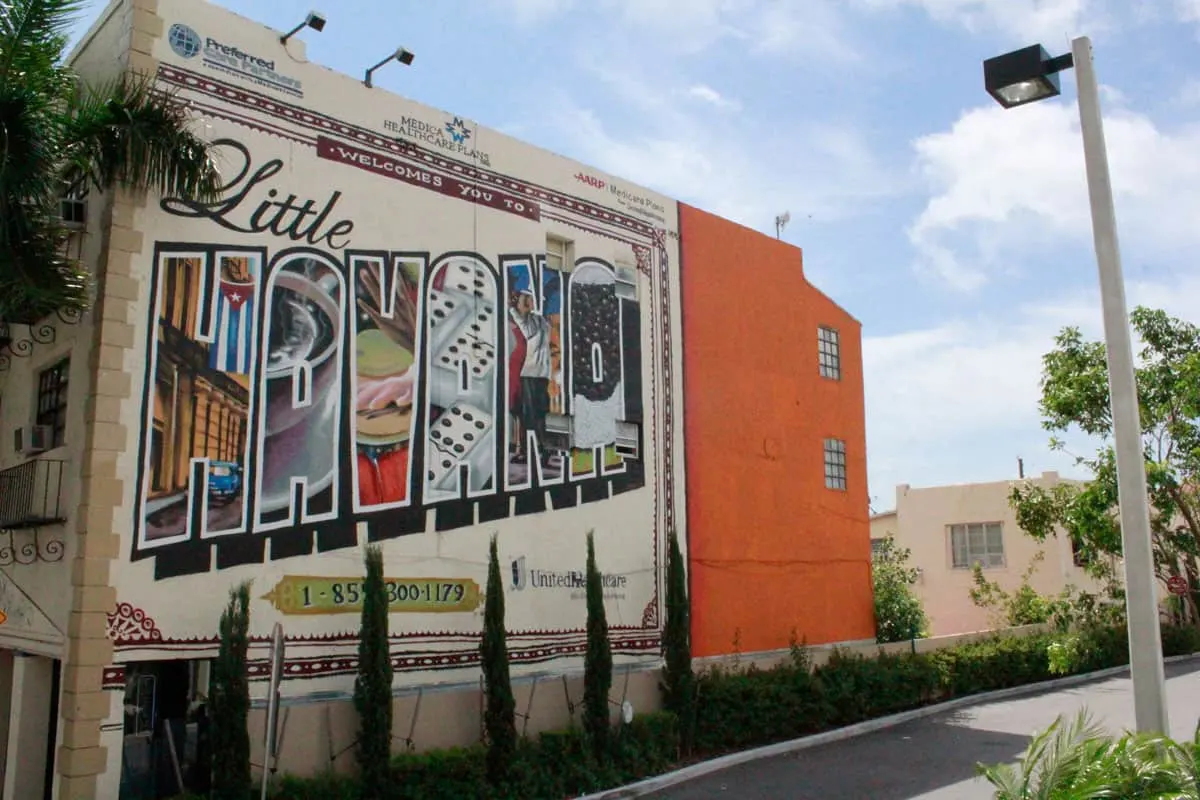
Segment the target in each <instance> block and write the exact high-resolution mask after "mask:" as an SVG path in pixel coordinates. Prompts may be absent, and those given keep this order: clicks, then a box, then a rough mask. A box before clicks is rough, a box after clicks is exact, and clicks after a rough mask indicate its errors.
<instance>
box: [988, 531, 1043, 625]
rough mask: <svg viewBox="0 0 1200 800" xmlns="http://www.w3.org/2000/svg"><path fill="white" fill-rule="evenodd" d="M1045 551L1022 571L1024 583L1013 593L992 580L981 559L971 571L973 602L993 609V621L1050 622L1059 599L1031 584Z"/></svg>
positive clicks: (1008, 623) (1003, 623) (1035, 623)
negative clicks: (984, 570) (985, 572)
mask: <svg viewBox="0 0 1200 800" xmlns="http://www.w3.org/2000/svg"><path fill="white" fill-rule="evenodd" d="M1045 559H1046V553H1045V551H1043V550H1039V551H1038V552H1037V553H1036V554H1035V555H1034V557H1033V558H1032V559H1030V561H1029V566H1028V567H1026V568H1025V572H1023V573H1022V574H1021V585H1020V586H1018V587H1017V588H1016V589H1015V590H1013V591H1012V592H1008V591H1005V590H1004V588H1003V587H1001V586H1000V584H999V583H996V582H995V581H989V580H988V579H987V577H986V576H985V575H984V573H983V565H981V564H980V563H979V562H976V563H975V566H974V567H973V568H972V570H971V578H972V584H973V585H972V586H971V588H970V590H968V594H969V595H970V597H971V602H972V603H974V604H975V605H976V606H978V607H979V608H986V609H988V610H989V611H990V612H991V616H992V624H993V625H995V626H996V627H1001V626H1004V625H1038V624H1041V623H1043V622H1049V621H1050V620H1051V618H1052V617H1053V616H1054V615H1055V612H1056V611H1057V609H1058V602H1059V599H1058V598H1053V597H1045V596H1043V595H1041V594H1039V593H1038V591H1037V590H1036V589H1034V588H1033V586H1032V585H1031V584H1030V583H1029V580H1030V579H1031V578H1032V577H1033V573H1035V572H1037V568H1038V566H1039V565H1040V564H1041V563H1042V562H1043V561H1045Z"/></svg>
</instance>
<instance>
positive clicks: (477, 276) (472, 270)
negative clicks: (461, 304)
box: [444, 259, 496, 304]
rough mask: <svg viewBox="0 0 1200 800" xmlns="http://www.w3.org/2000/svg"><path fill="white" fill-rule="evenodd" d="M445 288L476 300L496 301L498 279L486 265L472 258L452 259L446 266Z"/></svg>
mask: <svg viewBox="0 0 1200 800" xmlns="http://www.w3.org/2000/svg"><path fill="white" fill-rule="evenodd" d="M445 276H446V278H445V284H444V286H445V288H446V289H447V290H448V291H455V292H461V293H463V294H465V295H467V296H469V297H473V298H475V299H476V300H483V301H488V302H490V303H493V304H494V303H495V302H496V280H495V278H494V277H493V276H492V274H491V272H490V271H489V270H488V269H487V268H486V267H484V266H481V265H480V264H478V263H475V262H473V261H470V260H466V259H464V260H455V261H451V262H450V263H449V264H448V265H447V266H446V272H445Z"/></svg>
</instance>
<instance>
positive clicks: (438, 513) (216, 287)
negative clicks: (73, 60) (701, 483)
mask: <svg viewBox="0 0 1200 800" xmlns="http://www.w3.org/2000/svg"><path fill="white" fill-rule="evenodd" d="M159 8H160V11H159V13H160V15H162V16H163V17H164V19H165V20H166V22H167V27H168V30H169V29H170V28H171V27H172V26H176V25H182V26H186V27H187V28H188V29H190V30H191V31H193V32H194V33H195V34H196V39H197V40H198V41H200V42H202V43H206V42H208V41H209V40H210V39H212V40H214V41H217V42H219V43H220V44H221V46H223V47H225V46H228V47H237V48H239V50H240V51H241V52H243V53H252V54H254V55H255V56H256V57H260V58H264V59H267V60H271V59H276V60H277V62H278V63H279V64H280V65H283V64H286V66H287V72H288V75H287V77H289V78H291V79H294V80H295V81H297V82H299V83H300V84H302V85H303V97H302V98H300V97H294V96H290V95H289V96H284V95H283V94H281V93H280V92H278V91H275V90H274V89H272V88H271V87H269V86H262V85H260V84H259V83H258V82H257V79H252V78H251V77H245V76H243V75H241V73H238V72H237V71H236V70H235V71H233V72H230V71H229V70H226V69H216V68H215V67H212V66H211V65H209V64H208V63H207V62H204V61H202V56H201V55H200V54H192V55H189V53H190V52H191V51H190V50H185V51H184V52H180V51H178V50H175V49H172V47H171V45H170V41H167V40H163V41H160V42H158V43H156V44H155V54H156V56H157V57H158V58H159V59H160V67H159V72H158V76H157V77H158V80H159V81H160V82H161V83H162V84H164V86H167V87H170V88H171V89H172V90H174V91H178V92H179V93H180V95H181V97H183V98H184V99H185V100H186V101H187V102H188V103H189V104H190V107H191V108H192V109H193V110H194V112H195V113H196V114H197V116H198V117H199V118H201V120H202V121H203V125H204V130H205V135H206V136H210V137H211V139H212V141H213V142H214V145H215V146H216V148H217V150H218V152H217V158H218V161H219V163H220V164H221V167H222V175H223V176H224V180H225V181H226V186H225V187H224V191H223V193H222V195H221V197H220V199H219V200H216V201H214V202H187V201H182V200H180V199H179V198H173V197H167V198H163V199H162V200H161V201H160V202H158V203H156V204H155V205H154V206H152V207H150V208H147V209H146V210H145V211H143V212H142V213H141V214H140V216H139V224H140V225H141V228H142V230H143V232H144V234H145V241H146V242H147V248H146V250H145V251H143V254H142V255H141V259H142V261H141V273H142V274H141V275H140V276H139V278H140V280H139V282H140V284H141V285H142V287H144V288H143V291H144V292H145V294H144V295H143V296H142V298H143V299H142V301H141V302H142V303H143V305H140V306H139V308H140V309H141V311H140V313H144V314H145V321H146V327H147V328H148V330H150V331H151V333H152V335H151V336H150V337H148V340H147V341H146V343H145V346H146V350H145V356H146V359H147V362H146V363H147V372H146V374H145V382H144V384H143V383H139V384H138V392H139V393H140V397H139V400H140V401H141V403H142V405H141V409H142V414H143V417H142V425H141V439H140V442H139V450H138V452H137V453H136V455H134V456H131V458H136V460H137V462H138V464H139V465H140V468H141V474H140V475H139V476H138V479H137V482H136V487H137V490H136V495H135V494H134V493H133V492H131V493H130V497H129V498H128V499H127V501H126V502H127V506H126V508H127V510H128V517H123V518H122V519H128V520H129V523H128V524H129V527H130V528H132V530H131V531H129V532H127V530H126V529H124V528H123V529H122V530H121V533H122V536H123V540H124V541H127V542H128V545H129V548H130V549H129V551H128V553H129V556H128V559H129V560H128V561H127V562H125V563H122V564H121V565H120V567H121V568H120V570H119V571H118V573H119V574H118V578H117V581H118V583H119V585H118V586H117V587H116V588H117V591H118V596H119V598H120V601H121V603H122V606H121V607H122V608H125V607H126V606H128V608H130V609H132V610H131V611H130V612H129V615H128V618H129V619H131V620H133V622H134V623H136V624H137V625H140V627H139V628H137V630H131V631H130V632H127V633H120V632H119V630H124V628H120V627H119V626H120V625H121V624H123V623H121V620H122V619H125V617H121V619H118V620H116V623H117V625H118V627H117V628H114V631H118V632H116V633H114V637H113V638H114V644H115V646H116V648H117V650H118V653H119V656H118V658H117V660H118V661H119V662H122V661H124V660H132V661H136V660H139V659H162V658H178V657H181V654H195V657H197V658H199V657H203V656H201V655H200V654H202V653H203V654H211V652H212V650H213V648H214V647H215V638H214V636H215V629H214V625H215V620H216V619H217V618H218V616H219V613H220V604H221V603H222V601H223V599H224V592H225V590H226V589H227V588H228V587H229V586H231V585H233V584H234V583H235V582H240V581H242V580H246V579H252V580H253V582H254V585H253V589H252V592H253V594H252V597H253V603H254V604H255V610H254V612H253V620H254V623H253V624H254V626H255V630H254V631H253V645H252V647H253V648H254V651H253V660H252V664H251V667H250V675H251V678H252V679H253V680H260V679H264V678H265V677H266V675H267V671H266V668H267V666H268V661H267V660H266V652H265V650H263V649H262V648H263V643H264V642H265V641H266V640H265V639H264V638H263V637H265V636H266V635H267V633H268V632H269V631H270V626H272V625H273V624H274V623H275V622H279V623H281V624H283V625H284V627H285V629H286V636H287V637H288V653H287V661H288V667H287V676H288V678H289V680H292V679H297V680H299V682H300V683H302V684H304V687H305V688H304V691H314V692H316V691H321V692H324V691H326V690H328V691H341V690H343V689H344V688H345V684H344V681H340V680H336V678H337V677H338V676H345V675H349V674H352V673H353V670H354V667H355V663H356V662H355V658H356V656H355V652H356V647H357V624H356V623H355V614H356V613H357V612H358V611H360V610H361V594H362V587H361V561H360V553H359V552H358V551H359V548H361V546H362V545H363V544H365V543H367V542H385V543H386V544H385V547H384V556H385V570H386V572H385V574H386V575H387V576H389V577H388V578H387V582H388V592H389V607H390V610H391V611H392V612H393V613H395V614H399V615H402V616H400V617H395V618H393V619H394V623H393V637H394V645H395V646H394V648H393V666H394V668H395V669H397V670H398V671H403V670H407V671H410V672H414V673H425V672H429V671H436V670H445V671H448V672H454V671H458V672H461V673H462V674H461V675H460V676H456V677H462V678H463V679H471V678H473V672H474V670H475V668H476V666H477V663H478V658H479V650H478V630H479V616H478V615H479V613H480V604H481V595H482V585H483V583H484V581H485V565H484V563H483V555H484V554H485V553H486V550H487V547H486V542H487V538H488V537H489V536H490V535H491V534H492V533H498V534H499V536H500V540H501V553H500V555H501V558H502V559H503V565H504V568H505V570H506V571H508V570H509V569H511V570H512V576H513V577H512V579H511V581H508V583H509V584H510V585H509V586H507V587H506V593H507V594H508V598H509V601H510V604H509V613H510V623H511V629H512V639H511V644H510V657H511V658H512V660H513V662H514V664H526V665H532V664H535V663H543V662H553V661H555V660H558V659H562V658H565V657H575V656H579V655H581V654H582V652H583V650H584V648H585V646H586V632H585V630H584V619H585V612H584V605H585V604H584V602H583V599H582V589H581V580H582V578H581V574H582V573H581V568H582V566H583V559H584V553H585V551H584V548H583V534H584V532H586V531H587V530H590V529H595V530H596V532H597V538H598V540H599V541H600V542H601V543H602V544H601V545H600V549H601V552H602V559H603V562H604V563H603V564H602V567H603V569H604V570H605V576H606V577H605V581H606V583H605V585H606V604H607V606H608V611H609V622H610V633H611V638H612V641H613V646H614V652H615V653H620V654H623V655H624V656H627V657H640V656H644V655H646V654H649V653H653V652H656V651H657V648H658V646H659V632H660V623H661V619H660V612H661V605H662V597H661V592H660V589H661V586H660V584H661V575H662V570H661V567H662V564H661V553H662V542H663V540H664V538H665V532H666V531H667V530H668V529H670V528H672V527H674V526H675V524H676V517H675V513H676V503H675V495H674V492H675V482H676V481H677V480H678V477H679V468H678V461H677V460H676V459H675V453H676V452H678V451H677V448H678V447H679V446H681V443H682V431H681V430H680V429H679V426H678V425H677V424H676V417H675V416H674V415H676V414H677V413H678V410H677V406H678V404H677V402H676V401H677V400H678V398H677V397H676V394H677V393H676V392H673V386H672V370H673V369H674V363H675V360H676V359H677V358H678V357H679V353H678V347H677V346H676V344H677V342H676V343H674V344H673V335H674V331H675V329H676V328H677V327H678V286H677V267H676V265H675V263H674V261H675V254H676V253H677V252H678V245H677V243H676V241H675V239H676V238H677V234H676V233H675V231H674V224H675V223H674V208H673V206H672V207H671V208H670V210H671V213H670V214H669V215H667V216H665V217H664V219H669V220H670V222H669V223H665V225H666V227H662V228H660V227H656V225H655V224H653V223H651V222H649V221H647V219H645V218H643V217H641V216H639V215H632V214H628V213H625V212H624V211H622V210H621V207H620V205H619V204H618V203H617V202H616V200H614V196H613V195H612V194H611V193H610V192H609V191H607V190H605V191H600V190H598V189H595V188H593V187H591V186H588V185H586V184H581V183H580V182H578V181H576V180H575V179H574V175H575V174H576V173H577V172H579V170H580V167H579V165H573V164H570V163H566V162H564V160H563V159H560V158H558V157H551V156H548V155H547V154H545V153H543V152H541V151H539V150H537V149H535V148H532V147H529V146H527V145H524V144H522V143H520V142H517V141H515V140H512V139H509V138H508V137H505V136H502V135H500V134H496V133H492V132H488V131H486V130H483V129H481V128H477V127H475V126H474V125H473V123H471V122H470V121H468V120H464V119H461V118H454V117H451V116H449V115H445V114H442V112H439V111H436V110H433V109H428V108H424V107H421V106H419V105H417V104H415V103H411V102H409V101H407V100H404V99H402V98H397V97H394V96H391V95H388V94H387V93H385V92H383V91H381V90H374V91H372V90H369V89H368V88H367V87H364V86H362V83H361V81H358V80H356V79H354V78H349V77H346V76H339V75H337V74H336V73H333V72H331V71H329V70H326V69H324V68H320V67H317V66H316V65H310V64H305V63H301V62H296V61H292V60H286V61H285V60H283V59H282V58H279V57H280V56H281V51H280V50H279V47H280V45H279V40H278V34H277V32H274V31H271V30H269V29H267V28H260V27H259V26H254V25H249V24H245V21H244V20H238V21H237V22H236V24H235V23H234V22H232V20H235V18H234V17H231V16H229V15H227V14H225V13H224V12H221V11H220V10H219V9H217V8H216V7H212V6H207V5H204V4H201V5H200V6H197V5H195V4H190V3H184V2H181V0H162V2H161V3H160V6H159ZM223 37H224V38H223ZM204 46H205V47H207V44H205V45H204ZM389 121H390V122H389ZM449 129H453V132H454V133H453V134H447V135H448V136H449V135H457V136H460V137H462V140H467V141H469V143H470V148H468V149H461V148H460V149H455V150H448V149H447V148H445V147H443V146H441V144H439V141H440V140H438V141H434V139H437V137H432V134H429V136H424V135H422V136H415V135H413V133H414V132H420V131H424V132H426V133H428V132H436V131H442V130H449ZM431 137H432V138H431ZM481 154H483V155H485V156H486V158H484V157H482V156H481ZM656 202H657V201H656ZM663 202H664V203H665V202H667V201H665V200H663ZM138 327H139V328H140V327H142V326H138ZM139 346H140V345H139ZM646 410H649V411H648V413H647V411H646ZM180 596H187V597H195V598H196V602H194V603H190V602H189V603H178V602H177V598H178V597H180ZM118 616H120V615H118ZM139 619H140V620H141V622H138V620H139ZM189 657H190V656H189ZM326 679H328V682H326V683H318V684H309V683H308V681H310V680H321V681H324V680H326ZM420 680H423V679H421V678H419V677H415V676H412V675H410V676H407V677H406V678H405V681H406V682H410V683H418V682H419V681H420Z"/></svg>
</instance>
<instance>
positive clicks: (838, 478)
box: [825, 439, 846, 492]
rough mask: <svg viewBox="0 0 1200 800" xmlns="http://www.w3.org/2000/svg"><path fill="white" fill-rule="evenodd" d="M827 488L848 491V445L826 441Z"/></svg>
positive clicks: (831, 440)
mask: <svg viewBox="0 0 1200 800" xmlns="http://www.w3.org/2000/svg"><path fill="white" fill-rule="evenodd" d="M825 488H826V489H837V490H838V491H842V492H844V491H846V443H845V442H843V441H842V440H841V439H826V440H825Z"/></svg>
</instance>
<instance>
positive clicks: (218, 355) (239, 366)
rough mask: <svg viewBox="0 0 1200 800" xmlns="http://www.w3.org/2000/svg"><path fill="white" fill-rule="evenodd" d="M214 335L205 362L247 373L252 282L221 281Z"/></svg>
mask: <svg viewBox="0 0 1200 800" xmlns="http://www.w3.org/2000/svg"><path fill="white" fill-rule="evenodd" d="M215 330H216V336H215V337H214V339H213V343H212V347H211V348H210V349H209V351H208V365H209V366H210V367H212V368H213V369H216V370H220V371H222V372H236V373H240V374H242V375H249V374H250V353H251V351H252V348H253V345H254V343H253V341H252V340H251V336H252V335H253V333H254V284H253V283H235V282H233V281H227V280H222V281H221V295H220V297H219V298H218V299H217V324H216V327H215Z"/></svg>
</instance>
